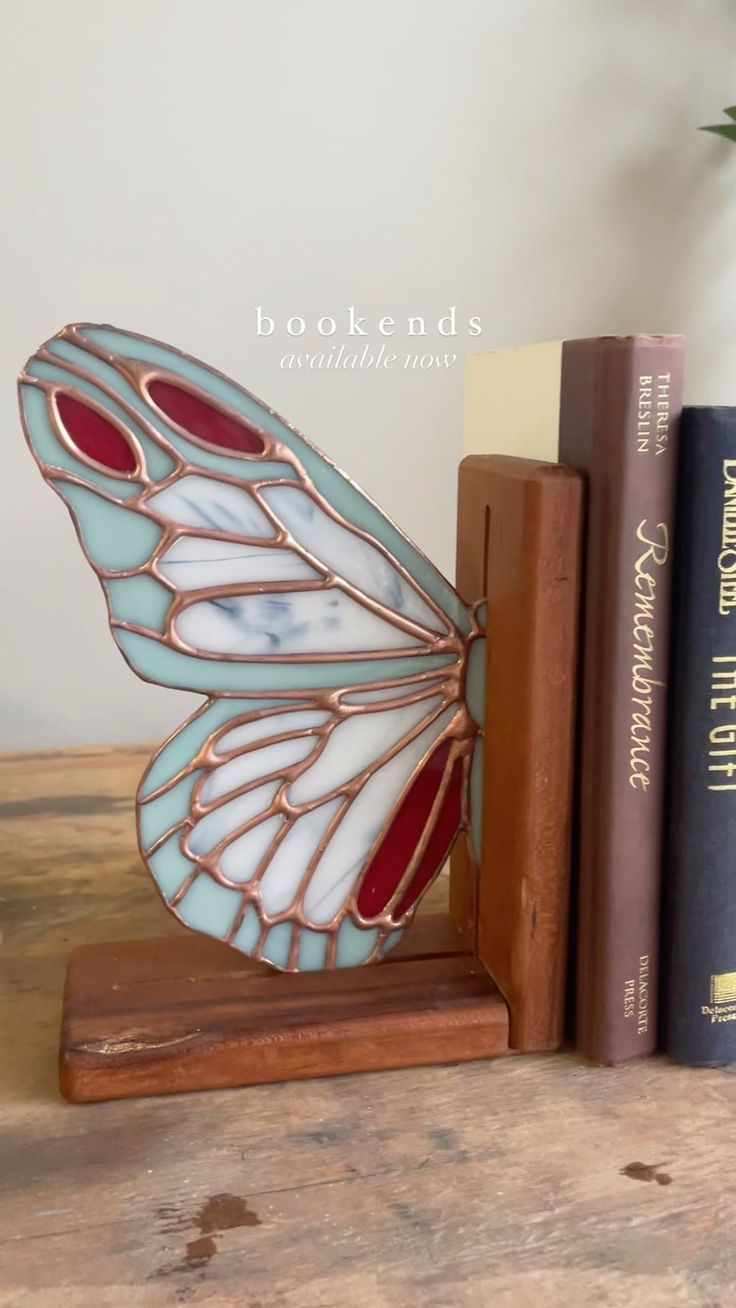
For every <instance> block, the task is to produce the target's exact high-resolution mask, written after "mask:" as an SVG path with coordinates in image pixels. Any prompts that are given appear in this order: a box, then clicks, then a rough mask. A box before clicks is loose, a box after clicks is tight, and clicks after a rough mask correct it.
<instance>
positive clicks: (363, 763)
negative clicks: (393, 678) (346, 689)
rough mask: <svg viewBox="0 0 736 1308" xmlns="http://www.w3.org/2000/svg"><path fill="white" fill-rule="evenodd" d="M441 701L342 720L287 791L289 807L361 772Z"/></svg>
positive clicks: (328, 789) (421, 702) (307, 800)
mask: <svg viewBox="0 0 736 1308" xmlns="http://www.w3.org/2000/svg"><path fill="white" fill-rule="evenodd" d="M441 703H442V700H441V699H440V697H439V696H438V697H437V698H435V699H431V700H420V701H419V702H418V703H416V704H407V705H405V706H404V707H403V708H395V709H387V710H386V711H385V712H374V713H365V714H360V715H356V716H355V717H349V718H346V719H345V721H344V722H341V723H340V724H339V726H337V727H335V729H334V731H333V732H332V733H331V735H330V738H329V740H328V742H327V744H326V746H325V748H324V750H323V751H322V753H321V754H320V756H319V758H318V759H316V760H315V762H314V764H313V765H312V767H311V768H309V770H308V771H307V772H304V773H303V774H302V775H301V776H300V777H297V779H296V781H295V782H294V784H293V785H292V786H291V787H290V788H289V799H290V800H291V802H292V803H293V804H309V803H311V802H312V801H313V800H315V799H317V798H318V797H319V796H320V795H326V794H329V792H330V791H332V790H336V789H337V787H338V786H344V785H345V783H346V782H347V781H350V780H351V779H352V778H353V777H356V776H358V775H359V773H361V772H363V771H364V770H365V768H367V767H369V766H370V765H371V763H374V762H375V760H376V759H377V758H378V757H379V756H380V755H381V754H383V753H384V752H385V751H386V750H388V749H391V748H392V747H393V746H394V745H397V744H398V743H399V741H400V740H401V739H402V737H403V736H405V735H406V734H407V733H408V732H409V731H411V730H412V728H413V727H417V726H418V725H419V723H420V722H421V721H422V720H423V719H424V718H427V717H428V716H429V715H430V714H431V713H433V712H435V711H436V710H437V709H438V708H439V707H440V705H441Z"/></svg>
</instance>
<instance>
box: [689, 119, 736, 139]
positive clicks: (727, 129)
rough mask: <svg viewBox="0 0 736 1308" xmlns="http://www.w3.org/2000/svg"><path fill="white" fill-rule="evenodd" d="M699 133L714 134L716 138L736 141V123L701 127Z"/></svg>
mask: <svg viewBox="0 0 736 1308" xmlns="http://www.w3.org/2000/svg"><path fill="white" fill-rule="evenodd" d="M698 131H699V132H713V133H714V135H715V136H725V137H726V140H727V141H736V122H734V123H728V124H726V123H718V124H714V125H713V126H712V127H699V128H698Z"/></svg>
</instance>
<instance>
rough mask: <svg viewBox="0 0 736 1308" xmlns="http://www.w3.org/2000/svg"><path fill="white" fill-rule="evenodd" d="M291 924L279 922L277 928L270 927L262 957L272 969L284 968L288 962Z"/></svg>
mask: <svg viewBox="0 0 736 1308" xmlns="http://www.w3.org/2000/svg"><path fill="white" fill-rule="evenodd" d="M291 931H292V927H291V923H290V922H279V923H278V925H277V926H275V927H271V930H270V931H269V933H268V935H267V936H266V943H265V945H264V946H263V957H264V958H265V959H267V961H268V962H269V963H273V964H274V967H286V965H287V963H288V962H289V950H290V948H291Z"/></svg>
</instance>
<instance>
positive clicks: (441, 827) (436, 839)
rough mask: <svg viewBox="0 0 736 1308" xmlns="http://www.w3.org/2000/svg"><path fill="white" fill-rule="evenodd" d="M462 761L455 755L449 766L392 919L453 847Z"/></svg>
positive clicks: (406, 906)
mask: <svg viewBox="0 0 736 1308" xmlns="http://www.w3.org/2000/svg"><path fill="white" fill-rule="evenodd" d="M462 792H463V765H462V762H461V760H460V759H458V761H457V763H456V764H455V766H454V768H453V769H452V776H451V777H450V784H449V786H448V787H447V793H446V795H445V798H444V799H443V801H442V808H441V809H440V811H439V816H438V818H437V821H436V823H435V826H434V830H433V832H432V834H431V836H430V837H429V842H428V844H427V848H426V849H425V851H424V854H423V855H422V858H421V860H420V862H419V866H418V867H417V869H416V872H415V873H414V876H413V877H412V879H411V881H410V882H409V885H408V886H407V888H406V890H405V891H404V894H403V895H402V896H401V899H400V900H399V902H398V904H397V905H396V908H395V909H394V911H393V913H392V914H391V916H392V917H393V918H394V920H395V921H398V919H399V918H400V917H402V916H403V915H404V913H406V911H407V909H409V908H411V906H412V904H414V903H416V901H417V899H419V896H420V895H421V893H422V891H423V890H425V889H426V887H427V886H428V885H429V883H430V881H431V880H432V878H433V877H434V875H435V873H436V872H439V870H440V868H441V866H442V864H443V863H444V861H445V859H446V858H447V855H448V853H449V852H450V849H451V847H452V844H453V841H454V839H455V836H456V835H457V833H458V830H459V827H460V817H461V814H462Z"/></svg>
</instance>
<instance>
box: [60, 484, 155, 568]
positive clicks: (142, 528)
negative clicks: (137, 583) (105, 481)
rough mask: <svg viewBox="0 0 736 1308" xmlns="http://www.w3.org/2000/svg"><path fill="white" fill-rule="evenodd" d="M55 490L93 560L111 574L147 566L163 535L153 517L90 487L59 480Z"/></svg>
mask: <svg viewBox="0 0 736 1308" xmlns="http://www.w3.org/2000/svg"><path fill="white" fill-rule="evenodd" d="M53 486H54V490H55V491H57V492H58V493H59V495H60V496H61V498H62V499H63V500H66V503H67V504H68V505H69V507H70V508H71V509H72V511H73V513H74V517H75V518H76V520H77V523H78V524H79V530H80V532H81V533H82V540H83V541H84V545H85V548H86V550H87V553H88V554H89V556H90V558H91V559H92V560H93V562H94V563H96V564H97V566H98V568H104V569H105V571H107V572H127V571H129V570H132V569H133V568H139V567H140V566H141V564H143V563H147V562H148V560H149V559H150V557H151V555H152V554H153V551H154V550H155V548H156V546H157V545H158V543H159V541H160V540H161V537H162V535H163V532H162V531H161V528H160V527H157V526H156V524H155V522H151V520H150V518H144V517H143V515H142V514H140V513H136V512H135V511H134V510H133V509H123V508H121V507H120V505H118V504H111V503H110V501H109V500H103V499H102V498H101V496H99V495H96V494H95V492H94V491H93V490H88V489H87V488H86V486H76V485H74V484H72V482H68V481H55V482H54V483H53Z"/></svg>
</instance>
